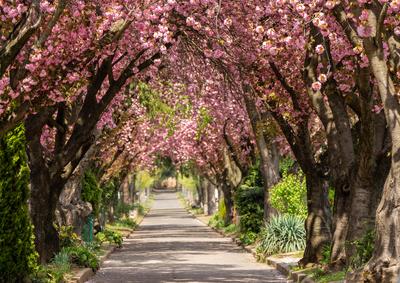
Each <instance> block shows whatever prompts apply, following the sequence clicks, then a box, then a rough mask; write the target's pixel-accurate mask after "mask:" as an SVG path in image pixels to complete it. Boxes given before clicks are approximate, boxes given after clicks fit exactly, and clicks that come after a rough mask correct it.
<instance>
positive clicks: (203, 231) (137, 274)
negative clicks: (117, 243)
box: [88, 193, 286, 283]
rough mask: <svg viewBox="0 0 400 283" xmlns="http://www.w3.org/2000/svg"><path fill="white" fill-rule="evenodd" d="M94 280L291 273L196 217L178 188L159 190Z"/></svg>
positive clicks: (253, 278)
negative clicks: (185, 205)
mask: <svg viewBox="0 0 400 283" xmlns="http://www.w3.org/2000/svg"><path fill="white" fill-rule="evenodd" d="M88 282H91V283H103V282H111V283H114V282H121V283H122V282H140V283H158V282H166V283H167V282H271V283H273V282H286V278H285V277H284V276H283V275H281V274H280V273H279V272H278V271H276V270H275V269H273V268H272V267H269V266H268V265H265V264H261V263H258V262H256V260H255V259H254V258H253V256H252V255H251V254H249V253H247V252H245V251H244V250H243V249H242V248H240V247H238V246H237V245H236V244H234V243H232V241H231V239H229V238H225V237H222V236H221V235H219V234H218V233H216V232H215V231H213V230H212V229H211V228H209V227H208V226H206V225H205V224H203V223H202V222H200V221H199V220H197V219H195V218H193V217H192V216H191V215H190V214H188V213H187V211H186V210H185V209H184V208H183V207H182V205H181V204H180V202H179V200H178V199H177V196H176V194H175V193H159V194H156V195H155V201H154V204H153V207H152V209H151V210H150V212H149V213H148V214H147V215H146V217H145V218H144V220H143V222H142V223H141V225H140V227H139V228H138V229H137V230H136V231H135V232H134V234H133V235H132V236H131V238H129V239H127V240H125V241H124V244H123V247H122V248H121V249H118V250H117V251H115V252H114V253H113V254H111V256H110V257H109V258H108V260H106V261H105V262H104V264H103V266H102V268H101V269H100V270H99V271H98V272H97V273H96V276H95V277H94V278H92V279H91V280H90V281H88Z"/></svg>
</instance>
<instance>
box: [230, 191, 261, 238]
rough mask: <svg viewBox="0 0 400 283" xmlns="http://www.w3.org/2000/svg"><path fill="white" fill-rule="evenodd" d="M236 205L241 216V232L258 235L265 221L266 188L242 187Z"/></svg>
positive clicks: (237, 195)
mask: <svg viewBox="0 0 400 283" xmlns="http://www.w3.org/2000/svg"><path fill="white" fill-rule="evenodd" d="M235 204H236V208H237V211H238V212H239V215H240V218H239V219H240V231H241V232H243V233H246V232H254V233H258V232H259V231H260V229H261V227H262V225H263V221H264V219H263V217H264V188H263V187H247V186H245V185H242V186H240V187H239V189H238V190H237V192H236V194H235Z"/></svg>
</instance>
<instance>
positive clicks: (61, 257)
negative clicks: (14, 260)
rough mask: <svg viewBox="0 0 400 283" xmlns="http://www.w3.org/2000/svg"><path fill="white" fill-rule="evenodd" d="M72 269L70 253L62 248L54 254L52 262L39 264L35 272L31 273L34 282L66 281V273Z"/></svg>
mask: <svg viewBox="0 0 400 283" xmlns="http://www.w3.org/2000/svg"><path fill="white" fill-rule="evenodd" d="M70 270H71V262H70V257H69V254H68V252H67V251H66V250H64V249H62V250H61V251H60V252H59V253H58V254H56V255H55V256H54V258H53V259H52V261H51V262H50V264H48V265H46V266H39V267H38V269H37V270H36V272H35V273H33V274H32V275H31V278H30V279H31V281H32V282H33V283H59V282H64V279H65V278H64V277H65V274H67V273H68V272H69V271H70Z"/></svg>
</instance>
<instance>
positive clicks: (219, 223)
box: [208, 213, 225, 229]
mask: <svg viewBox="0 0 400 283" xmlns="http://www.w3.org/2000/svg"><path fill="white" fill-rule="evenodd" d="M208 225H210V226H211V227H214V228H217V229H221V228H223V227H225V222H224V220H223V219H220V218H219V215H218V213H216V214H214V215H213V216H212V217H211V218H210V220H209V222H208Z"/></svg>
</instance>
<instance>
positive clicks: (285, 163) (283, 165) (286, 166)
mask: <svg viewBox="0 0 400 283" xmlns="http://www.w3.org/2000/svg"><path fill="white" fill-rule="evenodd" d="M294 163H295V160H294V159H292V158H291V157H285V158H282V159H281V160H280V161H279V172H280V173H281V175H287V174H288V173H289V171H290V170H291V169H292V168H293V165H294Z"/></svg>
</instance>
